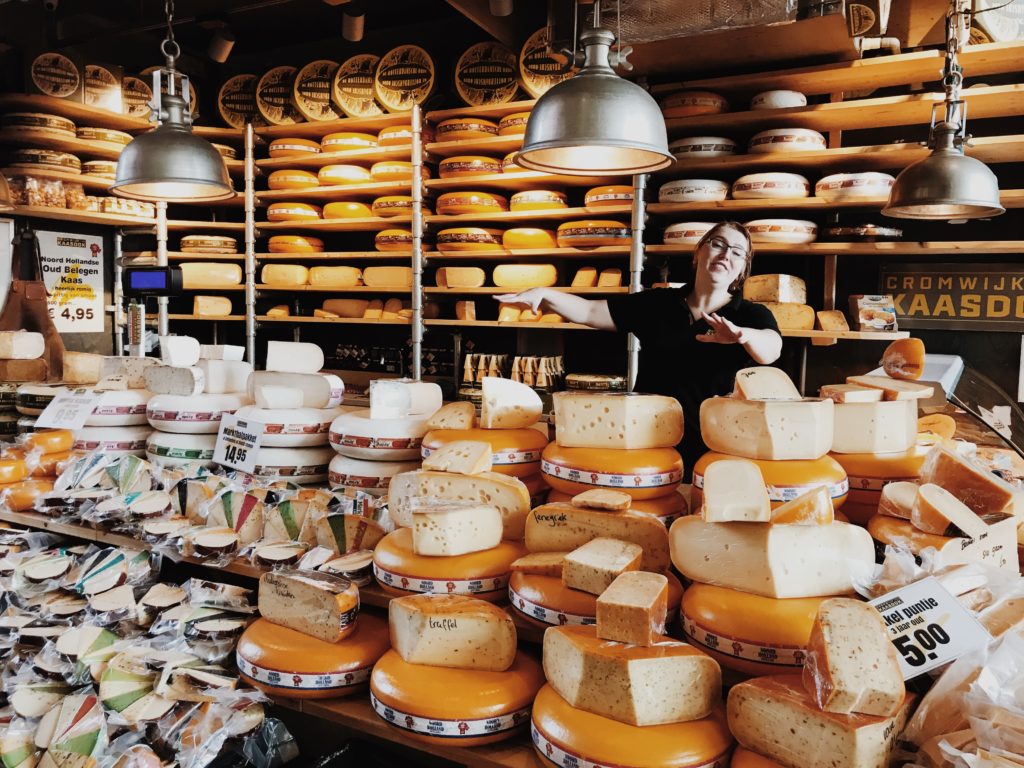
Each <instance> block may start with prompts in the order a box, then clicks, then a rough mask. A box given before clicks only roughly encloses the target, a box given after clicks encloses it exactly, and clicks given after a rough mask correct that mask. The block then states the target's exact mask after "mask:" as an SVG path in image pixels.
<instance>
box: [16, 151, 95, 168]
mask: <svg viewBox="0 0 1024 768" xmlns="http://www.w3.org/2000/svg"><path fill="white" fill-rule="evenodd" d="M10 158H11V159H10V160H9V161H8V165H13V166H15V167H18V168H52V169H53V170H55V171H64V172H65V173H81V172H82V161H81V160H79V159H78V158H77V157H75V156H74V155H72V154H68V153H67V152H57V151H55V150H52V149H16V150H14V151H12V152H11V153H10Z"/></svg>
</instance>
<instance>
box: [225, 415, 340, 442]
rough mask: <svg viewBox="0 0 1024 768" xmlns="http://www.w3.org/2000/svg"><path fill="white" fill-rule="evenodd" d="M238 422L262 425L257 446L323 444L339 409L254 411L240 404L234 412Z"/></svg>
mask: <svg viewBox="0 0 1024 768" xmlns="http://www.w3.org/2000/svg"><path fill="white" fill-rule="evenodd" d="M235 413H236V414H237V415H238V417H239V418H241V419H252V420H253V421H257V422H259V423H260V424H263V437H262V439H261V440H260V445H266V446H271V447H280V448H300V447H307V446H314V445H326V444H327V432H328V430H329V429H330V427H331V422H332V421H334V419H335V418H337V417H338V415H339V414H340V413H341V409H340V408H257V407H256V406H254V405H243V406H242V407H241V408H239V409H238V410H237V411H236V412H235Z"/></svg>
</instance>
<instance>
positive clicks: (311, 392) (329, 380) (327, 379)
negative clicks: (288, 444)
mask: <svg viewBox="0 0 1024 768" xmlns="http://www.w3.org/2000/svg"><path fill="white" fill-rule="evenodd" d="M211 362H212V361H211ZM206 371H207V381H209V380H210V378H212V377H211V376H210V369H209V368H207V369H206ZM266 385H271V386H282V387H293V388H295V389H300V390H302V407H303V408H336V407H337V406H339V405H341V401H342V400H343V399H344V396H345V385H344V384H343V383H342V381H341V379H339V378H338V377H337V376H334V375H332V374H319V373H278V372H275V371H255V372H253V373H252V374H251V375H250V376H249V378H248V381H247V384H246V388H245V391H246V392H247V393H248V395H249V397H250V398H253V397H255V395H256V388H257V387H260V386H266Z"/></svg>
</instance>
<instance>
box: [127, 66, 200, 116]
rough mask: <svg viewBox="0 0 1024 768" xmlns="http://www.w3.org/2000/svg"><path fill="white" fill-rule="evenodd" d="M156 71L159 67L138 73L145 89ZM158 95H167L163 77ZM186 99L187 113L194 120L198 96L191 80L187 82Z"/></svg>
mask: <svg viewBox="0 0 1024 768" xmlns="http://www.w3.org/2000/svg"><path fill="white" fill-rule="evenodd" d="M158 69H160V67H148V68H146V69H144V70H142V72H141V73H140V74H141V75H142V77H143V79H144V82H146V83H147V87H149V86H148V83H151V82H153V73H154V72H155V71H156V70H158ZM149 90H150V91H152V90H153V89H152V87H149ZM160 93H164V94H165V93H167V79H166V77H164V78H163V79H161V81H160ZM188 98H189V102H188V111H189V113H191V115H192V117H193V118H194V117H196V116H197V115H198V114H199V98H198V96H197V94H196V87H195V86H194V85H192V80H189V81H188Z"/></svg>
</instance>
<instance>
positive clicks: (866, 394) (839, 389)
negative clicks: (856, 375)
mask: <svg viewBox="0 0 1024 768" xmlns="http://www.w3.org/2000/svg"><path fill="white" fill-rule="evenodd" d="M818 394H819V395H821V396H822V397H827V398H828V399H830V400H834V401H835V402H837V403H877V402H881V400H882V395H883V392H882V390H880V389H875V388H874V387H862V386H860V385H858V384H826V385H825V386H823V387H822V388H821V390H820V391H819V393H818Z"/></svg>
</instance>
